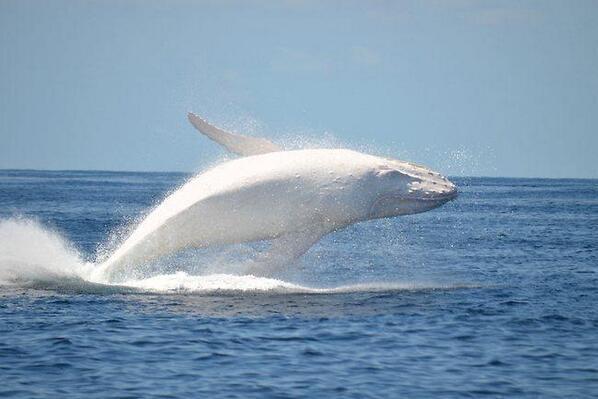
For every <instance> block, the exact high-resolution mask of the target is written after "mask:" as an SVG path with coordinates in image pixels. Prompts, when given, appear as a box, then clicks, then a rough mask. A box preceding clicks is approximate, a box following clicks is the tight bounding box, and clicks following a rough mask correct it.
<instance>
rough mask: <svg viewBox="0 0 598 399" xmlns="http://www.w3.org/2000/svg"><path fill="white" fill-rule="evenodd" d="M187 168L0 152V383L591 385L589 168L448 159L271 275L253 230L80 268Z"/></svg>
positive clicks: (270, 388)
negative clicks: (257, 272) (479, 165)
mask: <svg viewBox="0 0 598 399" xmlns="http://www.w3.org/2000/svg"><path fill="white" fill-rule="evenodd" d="M188 178H189V175H187V174H182V173H128V172H88V171H55V172H50V171H17V170H3V171H0V397H2V398H48V397H60V398H81V397H86V398H189V397H206V398H253V397H255V398H318V397H343V398H390V397H392V398H396V397H407V398H419V397H423V398H430V397H442V398H479V397H509V398H511V397H518V398H564V397H567V398H588V397H598V255H597V252H598V231H597V229H598V180H574V179H563V180H556V179H513V178H454V179H452V180H453V181H455V182H456V184H457V185H458V186H459V190H460V196H459V197H458V198H457V199H456V200H455V201H452V202H450V203H448V204H446V205H444V206H443V207H441V208H438V209H435V210H432V211H430V212H426V213H422V214H418V215H411V216H404V217H399V218H394V219H387V220H377V221H370V222H365V223H361V224H357V225H354V226H352V227H350V228H348V229H345V230H342V231H338V232H336V233H333V234H331V235H329V236H327V237H325V238H324V239H323V240H322V241H321V242H319V243H318V244H317V245H315V246H314V247H313V248H312V249H311V250H310V251H309V252H308V253H307V254H306V256H305V257H304V258H303V259H302V260H301V261H300V262H298V263H297V264H293V265H288V267H286V268H284V269H282V270H281V271H280V273H279V274H278V275H277V276H275V277H270V278H265V277H253V276H245V275H243V274H242V270H243V265H244V262H246V259H247V258H248V257H251V255H253V254H255V253H256V252H257V251H259V249H260V245H262V244H261V243H258V244H255V245H238V246H229V247H225V248H216V249H211V250H209V251H208V250H201V251H199V250H187V251H183V253H181V254H178V255H177V256H175V257H172V258H168V259H166V260H164V261H161V263H159V264H157V265H156V266H155V267H153V268H152V269H150V270H147V271H146V275H144V276H142V277H140V278H138V279H136V280H131V281H128V282H127V283H125V284H121V285H107V284H99V283H97V282H91V281H88V280H86V279H85V278H84V277H82V276H85V275H86V273H88V272H89V270H90V269H93V267H94V266H95V265H94V262H96V260H97V259H102V258H103V257H104V256H105V254H106V253H109V252H110V250H111V249H112V248H114V246H115V245H116V244H117V243H118V241H119V240H120V237H122V235H123V234H125V233H124V232H126V231H127V229H128V228H129V226H132V225H134V224H135V221H136V220H138V219H139V218H140V217H142V216H143V215H144V213H145V212H147V210H148V209H150V208H151V207H152V206H154V205H156V204H157V203H159V202H160V200H161V199H163V198H164V197H165V195H167V193H169V192H172V190H175V189H176V188H177V187H179V186H180V185H181V184H182V183H184V182H185V180H186V179H188Z"/></svg>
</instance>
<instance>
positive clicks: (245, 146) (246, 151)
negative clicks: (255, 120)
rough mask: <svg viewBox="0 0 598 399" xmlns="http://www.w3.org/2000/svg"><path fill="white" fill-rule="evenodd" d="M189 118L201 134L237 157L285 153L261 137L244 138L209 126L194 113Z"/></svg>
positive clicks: (188, 115)
mask: <svg viewBox="0 0 598 399" xmlns="http://www.w3.org/2000/svg"><path fill="white" fill-rule="evenodd" d="M187 118H189V122H191V124H192V125H193V126H194V127H195V128H196V129H197V130H199V131H200V132H201V133H203V134H204V135H206V136H208V137H209V138H210V139H212V140H214V141H215V142H217V143H218V144H220V145H221V146H223V147H224V148H226V149H227V150H229V151H230V152H234V153H235V154H237V155H241V156H249V155H258V154H265V153H267V152H277V151H284V149H283V148H282V147H280V146H278V145H276V144H274V143H272V142H271V141H268V140H266V139H263V138H260V137H251V136H243V135H240V134H236V133H230V132H226V131H224V130H222V129H220V128H218V127H216V126H214V125H211V124H209V123H208V122H207V121H206V120H205V119H202V118H200V117H199V116H197V115H195V114H194V113H192V112H189V113H188V114H187Z"/></svg>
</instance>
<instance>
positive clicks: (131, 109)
mask: <svg viewBox="0 0 598 399" xmlns="http://www.w3.org/2000/svg"><path fill="white" fill-rule="evenodd" d="M0 93H2V94H1V95H0V168H35V169H104V170H106V169H107V170H184V171H190V170H196V169H198V168H199V167H200V166H202V165H205V164H207V163H210V162H213V161H214V160H215V159H217V158H218V157H219V156H220V154H221V153H222V152H221V151H220V149H218V148H217V147H216V146H215V145H214V144H212V143H211V142H209V141H208V140H206V139H203V138H201V137H200V136H199V135H197V134H196V133H195V132H194V131H193V129H192V128H191V127H190V126H189V124H188V123H187V121H186V118H185V114H186V112H187V111H189V110H193V111H195V112H196V113H198V114H200V115H203V116H205V117H207V118H208V119H209V120H211V121H214V122H215V123H217V124H219V125H222V126H224V127H227V128H232V129H234V130H237V131H238V132H241V133H242V132H246V133H251V134H255V135H262V136H266V137H269V138H272V139H274V140H279V141H282V142H285V143H293V142H301V141H304V142H306V143H307V144H308V145H316V144H322V143H325V144H328V145H343V146H348V147H352V148H356V149H362V150H366V151H369V152H373V153H379V154H384V155H390V156H395V157H398V158H403V159H408V160H412V161H416V162H419V163H423V164H426V165H429V166H431V167H433V168H435V169H438V170H440V171H442V172H445V173H448V174H451V175H484V176H543V177H598V162H597V159H598V157H597V156H596V150H597V149H598V2H596V1H581V0H579V1H512V2H509V1H471V0H453V1H451V0H447V1H433V0H429V1H368V2H363V1H343V2H322V1H300V0H297V1H272V2H267V1H239V2H236V1H186V0H179V1H177V0H174V1H152V0H138V1H137V0H136V1H128V0H120V1H93V0H82V1H71V0H64V1H61V0H55V1H29V0H0Z"/></svg>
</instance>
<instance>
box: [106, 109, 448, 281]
mask: <svg viewBox="0 0 598 399" xmlns="http://www.w3.org/2000/svg"><path fill="white" fill-rule="evenodd" d="M188 117H189V121H190V122H191V124H192V125H193V126H194V127H195V128H197V129H198V130H199V131H200V132H201V133H203V134H204V135H206V136H208V137H209V138H210V139H212V140H214V141H215V142H217V143H219V144H221V145H222V146H224V147H225V148H226V149H228V150H229V151H231V152H233V153H236V154H238V155H241V156H242V157H241V158H237V159H234V160H231V161H227V162H224V163H221V164H219V165H217V166H215V167H213V168H211V169H209V170H207V171H205V172H203V173H200V174H199V175H197V176H195V177H193V178H192V179H190V180H189V181H188V182H187V183H186V184H184V185H183V186H182V187H181V188H180V189H178V190H177V191H175V192H174V193H172V194H171V195H170V196H168V197H167V198H166V199H165V200H164V201H163V202H162V203H160V204H159V205H158V206H157V207H155V208H154V209H153V210H152V211H151V212H150V213H149V214H148V215H147V216H146V217H145V219H143V221H142V222H141V223H140V224H139V225H138V226H137V228H136V229H135V230H133V232H132V233H131V234H130V235H129V237H128V238H127V239H126V240H125V241H124V242H123V244H122V245H121V246H120V247H119V248H118V249H117V250H116V251H115V252H114V253H113V254H112V256H110V257H109V258H108V260H107V261H106V262H104V263H103V264H102V265H100V266H99V268H98V273H99V274H100V275H101V276H103V277H102V278H105V279H108V280H112V281H117V280H121V279H123V278H125V277H126V275H127V270H128V269H131V268H135V267H137V266H139V265H141V264H144V263H146V262H148V261H151V260H153V259H156V258H158V257H161V256H164V255H167V254H169V253H172V252H175V251H179V250H182V249H185V248H205V247H210V246H214V245H224V244H236V243H247V242H254V241H261V240H271V242H272V245H271V248H270V250H269V251H268V252H266V253H264V254H263V255H262V257H261V260H262V261H264V262H266V263H267V262H268V261H272V260H276V259H284V260H286V261H289V260H292V259H293V258H297V257H299V256H301V255H303V254H304V253H305V252H306V251H307V250H308V249H309V248H310V247H311V246H312V245H313V244H315V243H316V242H317V241H318V240H319V239H320V238H321V237H322V236H324V235H326V234H328V233H331V232H333V231H335V230H338V229H342V228H344V227H347V226H349V225H351V224H353V223H357V222H361V221H365V220H370V219H376V218H387V217H394V216H399V215H407V214H414V213H419V212H425V211H427V210H430V209H433V208H436V207H438V206H440V205H442V204H444V203H446V202H448V201H450V200H452V199H454V198H455V197H456V196H457V189H456V186H455V185H454V184H453V183H451V182H450V181H449V180H448V179H446V178H445V177H443V176H441V175H440V174H439V173H437V172H433V171H431V170H429V169H427V168H425V167H423V166H419V165H416V164H413V163H411V162H405V161H400V160H396V159H389V158H383V157H378V156H373V155H367V154H364V153H360V152H356V151H352V150H347V149H309V150H293V151H284V150H283V149H282V148H281V147H279V146H278V145H276V144H274V143H272V142H270V141H268V140H265V139H263V138H254V137H249V136H242V135H239V134H235V133H230V132H226V131H224V130H222V129H219V128H217V127H215V126H213V125H211V124H209V123H208V122H206V121H205V120H203V119H202V118H200V117H198V116H196V115H194V114H192V113H189V115H188Z"/></svg>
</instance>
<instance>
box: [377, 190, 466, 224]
mask: <svg viewBox="0 0 598 399" xmlns="http://www.w3.org/2000/svg"><path fill="white" fill-rule="evenodd" d="M457 196H458V194H457V192H456V191H454V192H450V193H442V194H426V195H423V196H414V195H409V196H403V195H396V194H391V195H385V196H381V197H379V198H378V199H377V200H376V202H375V203H374V204H373V205H372V207H371V210H370V218H371V219H380V218H387V217H393V216H403V215H413V214H416V213H422V212H426V211H429V210H431V209H434V208H438V207H439V206H442V205H444V204H446V203H447V202H449V201H452V200H454V199H455V198H457Z"/></svg>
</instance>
